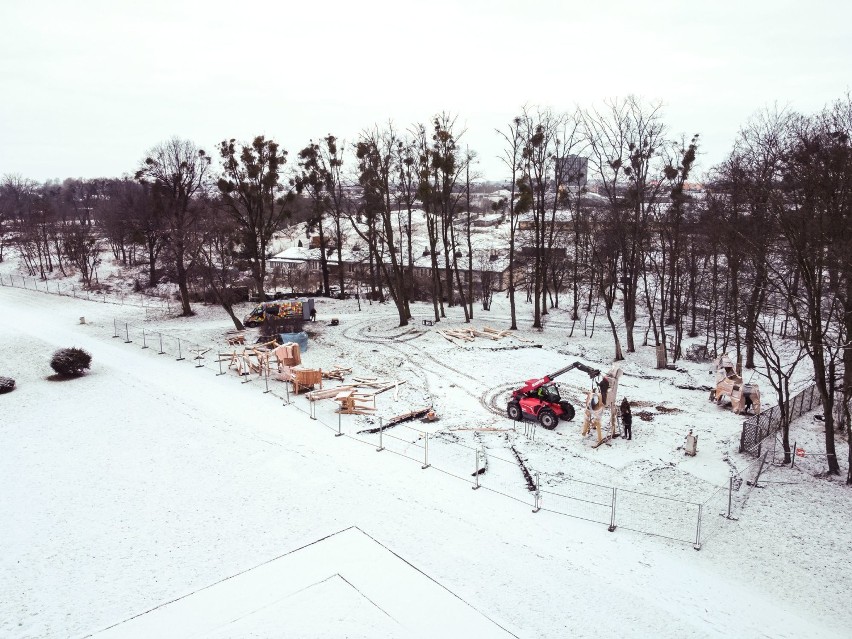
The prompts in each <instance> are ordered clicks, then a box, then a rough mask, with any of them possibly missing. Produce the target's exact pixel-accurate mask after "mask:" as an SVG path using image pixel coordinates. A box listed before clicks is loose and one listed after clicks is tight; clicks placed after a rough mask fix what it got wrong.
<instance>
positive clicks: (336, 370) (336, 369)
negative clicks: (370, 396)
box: [322, 364, 352, 382]
mask: <svg viewBox="0 0 852 639" xmlns="http://www.w3.org/2000/svg"><path fill="white" fill-rule="evenodd" d="M350 373H352V368H351V367H346V366H341V365H340V364H335V365H334V366H333V367H332V369H331V370H328V371H323V372H322V376H323V378H324V379H336V380H338V381H341V382H342V381H343V376H344V375H346V374H350Z"/></svg>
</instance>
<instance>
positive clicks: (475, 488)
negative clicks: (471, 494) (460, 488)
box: [471, 448, 479, 490]
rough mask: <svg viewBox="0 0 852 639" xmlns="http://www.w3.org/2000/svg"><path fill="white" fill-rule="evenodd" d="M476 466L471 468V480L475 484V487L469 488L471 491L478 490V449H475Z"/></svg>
mask: <svg viewBox="0 0 852 639" xmlns="http://www.w3.org/2000/svg"><path fill="white" fill-rule="evenodd" d="M475 452H476V466H474V467H473V480H474V482H475V483H476V485H475V486H471V488H473V490H478V489H479V449H478V448H477V449H476V451H475Z"/></svg>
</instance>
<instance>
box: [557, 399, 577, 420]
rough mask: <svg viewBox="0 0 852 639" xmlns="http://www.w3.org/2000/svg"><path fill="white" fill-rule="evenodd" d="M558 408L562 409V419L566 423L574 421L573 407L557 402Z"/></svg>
mask: <svg viewBox="0 0 852 639" xmlns="http://www.w3.org/2000/svg"><path fill="white" fill-rule="evenodd" d="M559 407H560V408H561V409H562V419H564V420H565V421H566V422H570V421H571V420H572V419H574V414H575V413H574V407H573V406H571V404H570V403H569V402H559Z"/></svg>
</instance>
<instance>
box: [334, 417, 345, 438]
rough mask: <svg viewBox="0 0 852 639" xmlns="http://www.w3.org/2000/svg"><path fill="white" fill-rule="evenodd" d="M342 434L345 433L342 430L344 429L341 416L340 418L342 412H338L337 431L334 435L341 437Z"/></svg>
mask: <svg viewBox="0 0 852 639" xmlns="http://www.w3.org/2000/svg"><path fill="white" fill-rule="evenodd" d="M342 434H343V432H342V430H341V418H340V413H337V432H336V433H334V436H335V437H340V436H341V435H342Z"/></svg>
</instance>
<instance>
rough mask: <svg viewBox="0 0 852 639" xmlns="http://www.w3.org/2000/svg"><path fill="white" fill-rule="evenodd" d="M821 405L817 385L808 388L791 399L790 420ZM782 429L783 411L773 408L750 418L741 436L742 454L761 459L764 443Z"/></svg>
mask: <svg viewBox="0 0 852 639" xmlns="http://www.w3.org/2000/svg"><path fill="white" fill-rule="evenodd" d="M819 404H820V396H819V392H818V391H817V389H816V386H815V385H811V386H808V387H807V388H805V389H804V390H802V391H800V392H798V393H796V394H795V395H793V397H791V398H790V419H795V418H797V417H799V416H801V415H803V414H805V413H807V412H808V411H811V410H813V409H814V407H816V406H818V405H819ZM780 427H781V410H780V409H779V408H778V406H773V407H772V408H770V409H769V410H765V411H763V412H762V413H760V415H755V416H753V417H749V418H748V419H747V420H745V421H744V422H743V429H742V433H741V434H740V452H741V453H746V454H748V455H751V456H753V457H759V456H760V454H761V452H762V447H763V441H764V440H765V439H766V438H767V437H769V436H770V435H774V434H775V433H776V432H778V429H779V428H780Z"/></svg>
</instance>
